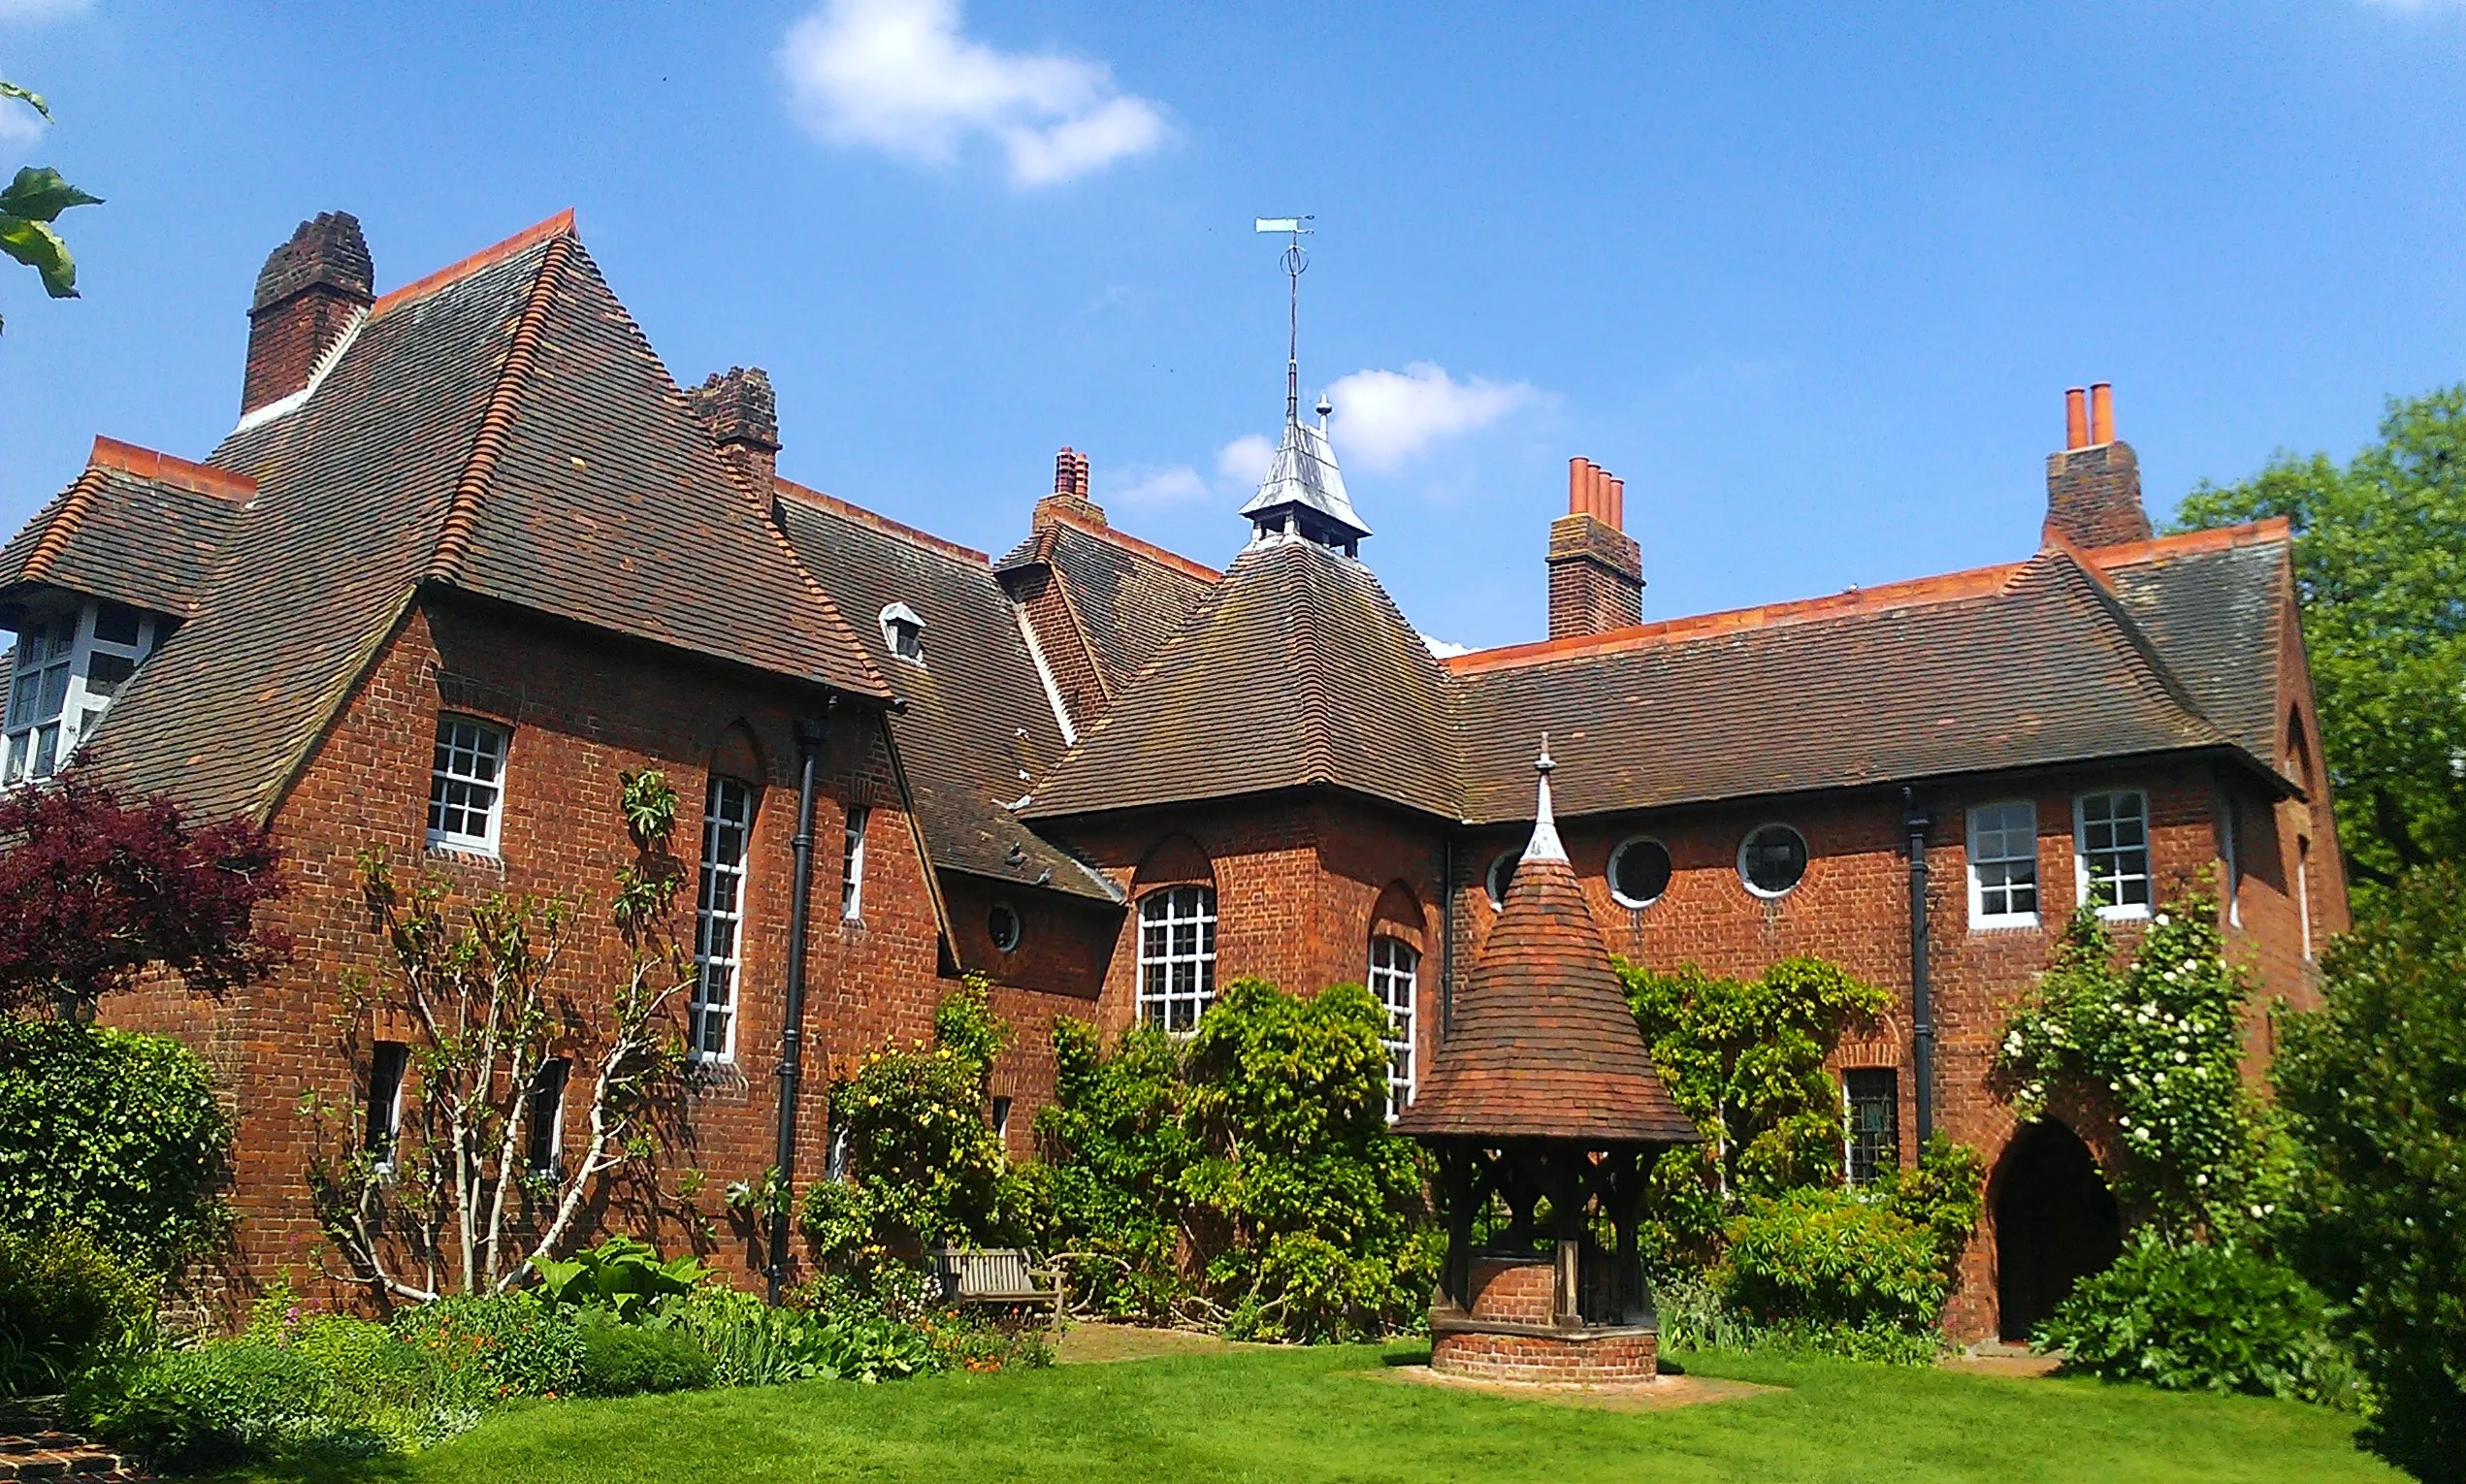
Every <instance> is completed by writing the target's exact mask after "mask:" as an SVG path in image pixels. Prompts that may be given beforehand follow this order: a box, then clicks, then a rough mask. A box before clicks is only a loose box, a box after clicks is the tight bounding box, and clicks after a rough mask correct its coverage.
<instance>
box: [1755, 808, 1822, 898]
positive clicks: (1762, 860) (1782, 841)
mask: <svg viewBox="0 0 2466 1484" xmlns="http://www.w3.org/2000/svg"><path fill="white" fill-rule="evenodd" d="M1805 875H1806V837H1805V836H1804V835H1801V834H1800V833H1799V832H1798V831H1797V830H1795V829H1792V828H1791V827H1790V826H1789V825H1787V824H1760V825H1758V826H1756V827H1755V828H1754V829H1752V830H1750V831H1748V833H1747V837H1746V839H1745V840H1743V841H1741V842H1739V845H1738V880H1740V881H1742V882H1745V883H1746V885H1747V889H1748V890H1749V891H1752V892H1754V893H1755V894H1756V895H1758V896H1781V895H1784V894H1785V893H1787V892H1788V891H1789V889H1790V888H1791V887H1795V886H1797V885H1798V884H1799V880H1800V878H1801V877H1803V876H1805Z"/></svg>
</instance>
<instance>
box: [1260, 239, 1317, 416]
mask: <svg viewBox="0 0 2466 1484" xmlns="http://www.w3.org/2000/svg"><path fill="white" fill-rule="evenodd" d="M1312 220H1313V218H1311V217H1308V216H1262V217H1260V218H1259V219H1258V227H1257V230H1258V231H1260V232H1282V233H1287V234H1289V235H1290V236H1291V237H1292V239H1293V241H1292V244H1291V245H1290V246H1288V247H1286V248H1285V249H1284V276H1285V278H1286V279H1287V280H1289V282H1290V283H1291V287H1292V292H1291V295H1290V297H1289V299H1288V300H1287V302H1286V305H1285V312H1284V421H1286V422H1288V423H1291V422H1299V421H1300V420H1301V415H1302V274H1305V273H1307V272H1309V271H1310V254H1309V253H1307V252H1304V251H1303V250H1302V239H1303V238H1304V237H1306V236H1308V235H1309V233H1310V230H1311V228H1310V223H1311V221H1312Z"/></svg>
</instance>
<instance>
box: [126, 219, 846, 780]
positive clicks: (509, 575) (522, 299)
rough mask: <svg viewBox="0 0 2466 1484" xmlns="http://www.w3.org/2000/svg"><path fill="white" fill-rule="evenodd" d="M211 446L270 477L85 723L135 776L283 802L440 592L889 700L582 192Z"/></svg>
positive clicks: (380, 315) (414, 292) (377, 316)
mask: <svg viewBox="0 0 2466 1484" xmlns="http://www.w3.org/2000/svg"><path fill="white" fill-rule="evenodd" d="M209 462H210V463H211V464H212V465H213V466H214V467H216V468H220V469H224V470H229V471H231V472H232V473H234V474H239V475H244V476H246V477H247V478H249V479H251V480H253V481H254V482H255V484H256V486H257V489H258V495H257V499H256V500H255V501H254V502H253V503H251V504H250V505H249V506H248V507H247V508H246V509H245V510H244V511H243V514H242V516H241V518H240V519H239V520H238V521H237V523H236V524H235V526H234V528H233V529H232V531H231V532H230V533H229V535H228V537H227V538H226V539H225V540H224V541H223V542H222V543H221V546H220V550H219V555H218V557H217V559H216V561H215V563H214V569H213V572H212V575H211V580H210V582H209V584H208V586H207V589H206V591H205V595H204V597H202V599H200V600H199V601H198V602H197V603H196V604H195V605H194V615H195V616H194V617H193V618H192V619H191V621H190V623H189V624H188V625H187V626H186V627H185V628H184V629H182V631H181V632H180V633H179V634H178V637H177V638H176V640H175V641H174V642H173V643H172V644H170V645H169V646H167V647H166V648H165V649H164V650H163V651H162V652H161V653H160V654H158V655H156V656H155V657H154V658H153V659H152V660H150V661H148V662H147V663H146V664H145V665H144V666H142V667H141V668H140V670H139V671H138V674H137V676H136V678H135V679H134V680H132V681H131V682H130V684H129V687H128V690H127V692H126V694H123V695H122V696H121V697H120V699H119V700H118V701H117V702H116V703H115V704H114V706H113V708H112V710H111V712H110V714H109V715H108V716H107V717H106V718H105V721H104V723H103V726H102V727H101V729H100V730H99V732H98V733H97V734H96V737H95V739H94V741H93V743H92V744H91V748H90V752H89V757H90V759H91V762H90V765H91V766H92V767H93V769H94V770H95V771H96V772H97V773H98V774H100V775H101V776H103V777H105V778H107V779H109V780H112V781H114V782H116V783H119V784H121V785H122V786H124V787H127V788H130V789H132V790H138V791H149V792H150V791H154V790H167V791H170V792H173V793H175V794H176V795H178V796H179V797H181V798H182V799H184V800H185V801H187V802H188V803H190V804H191V806H192V807H195V808H197V809H199V810H201V811H203V812H206V813H208V814H214V815H219V814H232V813H243V812H262V811H264V810H266V809H268V808H270V807H271V806H272V805H273V803H274V802H275V801H276V798H277V797H278V795H279V792H280V790H282V789H283V788H284V787H285V786H286V784H287V781H288V779H289V777H290V775H291V773H292V771H293V770H294V769H295V768H296V767H297V765H298V763H299V762H300V760H301V759H302V758H305V757H306V755H307V752H308V749H309V748H310V747H311V746H312V745H313V744H314V741H315V738H316V736H317V734H318V732H319V731H320V730H321V729H322V728H323V726H325V725H326V722H327V720H328V719H329V718H330V717H331V716H332V715H333V714H334V712H335V710H336V709H337V708H338V707H339V706H340V705H341V703H342V702H343V700H344V699H345V698H346V696H347V695H348V694H349V692H350V688H351V687H352V686H353V685H354V684H356V682H357V678H358V676H359V674H360V672H361V671H362V669H363V668H364V667H365V666H366V665H367V663H368V662H369V661H370V660H371V659H372V658H373V655H374V653H375V650H376V648H377V646H378V645H379V644H381V643H382V642H383V641H384V639H385V638H386V636H387V635H388V634H390V633H391V632H392V631H393V629H394V628H395V626H396V624H397V623H398V622H399V621H400V620H401V618H402V616H403V614H404V613H405V611H406V608H407V606H408V604H409V603H410V602H411V601H412V598H413V595H414V594H415V593H416V592H417V591H419V590H420V589H421V588H422V587H423V586H424V585H427V586H434V587H437V588H446V589H453V590H458V591H461V592H466V593H470V594H474V595H477V596H480V597H488V598H492V599H496V600H499V601H503V602H507V603H513V604H518V605H520V606H522V607H525V608H529V609H532V610H534V611H536V612H540V613H544V614H548V615H551V616H554V617H556V618H560V619H565V620H569V621H572V622H576V623H581V624H587V625H590V626H593V627H595V628H598V629H605V630H609V631H613V632H616V633H620V634H625V635H628V636H631V637H633V638H637V639H643V640H647V641H650V642H653V643H656V644H661V645H665V646H668V647H671V648H674V649H677V650H680V651H684V652H687V653H691V654H694V655H698V656H700V657H703V658H707V659H712V660H719V661H728V662H731V663H736V664H741V665H746V666H750V667H753V668H756V669H760V670H764V671H768V672H770V673H773V674H776V675H780V676H783V677H789V678H793V679H795V680H798V681H805V682H813V683H820V684H824V685H828V686H832V687H835V688H837V689H839V690H842V691H844V692H847V693H850V694H859V695H867V696H887V694H888V693H887V691H885V690H884V688H883V686H882V683H881V680H880V679H879V677H878V676H876V675H875V674H874V673H873V669H872V666H871V665H870V663H869V662H868V661H866V659H865V656H864V651H863V649H862V647H861V645H860V643H859V641H858V640H857V638H856V636H855V634H853V633H852V632H850V631H849V629H848V628H847V626H846V624H844V623H843V622H842V621H841V620H840V619H839V616H838V614H837V613H836V611H835V610H834V609H833V608H832V607H831V605H830V602H829V599H828V598H827V597H824V596H823V594H822V593H821V591H820V590H819V589H817V588H816V587H814V585H813V584H812V582H811V580H810V579H809V578H807V577H806V576H805V574H804V572H803V571H802V570H801V569H800V568H799V567H798V566H797V565H796V564H795V559H794V558H793V556H792V555H791V554H790V552H789V550H788V546H787V543H786V541H785V540H784V539H783V538H782V537H781V536H780V534H779V533H778V532H777V531H776V530H775V529H774V528H772V527H771V525H770V524H769V522H768V520H767V519H766V511H765V510H764V509H763V505H762V503H761V501H760V500H759V498H758V497H757V496H756V495H755V494H754V493H753V491H752V490H751V489H750V488H749V487H748V486H747V485H746V484H745V483H744V482H743V481H742V480H741V479H739V478H738V477H737V476H736V475H735V474H734V473H733V472H732V471H731V470H730V468H728V466H727V465H726V464H725V463H723V462H722V461H721V459H720V457H719V455H718V454H717V453H716V452H715V451H714V450H713V449H712V448H711V446H710V444H709V441H708V438H707V436H705V435H704V434H703V433H702V431H701V429H700V426H699V425H698V423H697V422H696V421H695V420H694V418H693V415H692V413H691V411H690V410H689V408H688V406H687V403H686V401H685V398H684V396H683V394H682V393H681V392H680V391H678V389H677V387H676V385H675V383H674V382H673V381H672V380H671V379H670V378H669V377H668V375H667V373H666V371H665V370H664V369H663V368H662V367H661V366H660V364H659V361H658V359H657V358H656V357H655V356H653V355H652V353H651V351H650V349H649V347H648V346H647V345H646V344H645V343H644V342H643V339H642V337H641V333H640V331H639V330H638V329H637V328H636V327H635V326H634V324H633V319H632V318H631V317H630V316H629V315H627V313H626V312H625V309H624V307H623V306H621V305H619V304H618V303H617V301H616V299H615V297H614V296H613V295H612V294H610V293H609V292H608V289H607V285H606V283H605V282H604V281H603V280H602V279H601V278H600V273H599V270H598V268H597V266H596V265H595V264H593V263H592V261H591V259H590V256H589V254H588V253H586V252H585V251H584V250H583V249H582V246H581V243H580V242H578V241H576V240H575V239H574V237H573V233H572V221H571V216H570V213H568V214H566V215H562V216H559V217H555V218H552V219H551V220H549V221H547V222H543V223H541V224H540V225H539V226H537V227H535V228H533V229H532V230H530V231H529V232H526V233H523V234H521V235H520V236H518V237H516V238H514V239H512V240H510V241H508V242H504V243H501V244H499V245H498V246H497V247H494V248H491V249H489V250H488V251H486V252H483V253H481V254H478V255H477V256H475V257H473V258H472V259H470V260H469V261H467V262H466V263H464V264H459V265H456V266H455V267H454V268H452V269H448V270H445V271H444V272H442V273H439V274H432V275H430V276H429V277H428V278H425V279H422V280H420V281H419V282H418V283H415V284H412V285H409V286H408V287H406V288H405V289H400V290H397V291H395V292H393V293H391V294H388V295H386V296H385V297H384V298H382V299H380V300H378V301H377V302H376V304H375V305H374V306H373V307H372V308H371V310H370V311H369V313H368V315H367V317H366V319H365V320H364V321H363V322H362V323H360V324H359V326H358V327H357V328H356V330H355V331H354V332H353V333H352V334H351V336H350V337H349V339H348V340H347V343H345V344H343V346H342V348H341V350H340V353H339V354H337V355H335V356H334V357H333V359H332V360H331V363H330V365H328V366H327V367H326V368H324V370H323V371H322V373H321V375H320V377H319V379H318V380H317V381H316V382H315V383H314V384H313V387H312V389H311V391H310V393H309V394H308V396H307V397H306V398H305V399H304V400H303V401H302V402H301V403H299V404H298V405H297V406H296V407H294V408H292V409H290V410H287V411H284V412H282V413H281V414H280V415H277V416H274V417H270V418H264V417H261V418H254V419H250V420H248V421H247V422H245V423H244V424H243V430H242V431H238V432H235V433H234V434H233V435H232V436H230V437H228V438H226V439H225V440H224V442H223V444H222V446H221V447H219V448H217V449H216V450H215V451H214V454H213V457H212V458H211V460H210V461H209Z"/></svg>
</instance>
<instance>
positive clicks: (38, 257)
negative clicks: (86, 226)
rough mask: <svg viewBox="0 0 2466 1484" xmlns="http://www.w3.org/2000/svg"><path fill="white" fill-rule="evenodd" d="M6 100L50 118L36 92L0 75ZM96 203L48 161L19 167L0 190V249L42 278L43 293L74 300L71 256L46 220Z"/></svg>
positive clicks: (100, 201) (0, 99)
mask: <svg viewBox="0 0 2466 1484" xmlns="http://www.w3.org/2000/svg"><path fill="white" fill-rule="evenodd" d="M11 101H15V102H17V103H22V104H24V105H25V106H26V107H28V108H30V109H32V110H34V111H35V112H36V113H40V114H42V115H43V116H44V117H45V118H46V119H49V117H50V116H51V106H50V105H49V104H48V103H46V102H44V101H43V95H42V94H40V93H35V92H29V91H27V90H26V89H25V88H22V87H19V86H18V85H17V84H16V83H15V82H12V81H8V80H7V79H6V78H0V104H7V103H9V102H11ZM102 204H103V198H102V197H100V196H89V195H87V194H86V193H85V192H83V191H81V190H79V189H78V188H77V187H76V186H74V185H71V184H70V183H69V182H68V181H66V180H63V179H61V178H60V173H59V172H58V171H56V170H53V169H51V168H50V167H49V166H48V165H47V166H41V167H37V166H33V165H28V166H25V167H24V168H22V169H20V170H19V171H18V172H17V176H16V179H14V180H12V181H10V182H9V187H8V189H6V190H0V252H5V253H7V254H8V255H9V256H11V257H13V258H15V259H16V260H17V261H18V262H20V263H23V264H24V265H25V266H26V267H28V268H31V269H33V270H34V271H35V273H36V274H37V275H38V276H40V277H41V278H42V280H43V291H44V292H45V293H47V294H49V295H50V296H51V297H52V298H54V299H75V298H76V297H77V260H76V259H74V258H72V257H70V256H69V244H68V243H66V242H62V241H61V240H60V234H59V233H58V232H57V231H54V230H53V229H52V226H51V224H52V223H53V222H55V221H58V220H59V219H60V213H61V212H62V211H65V210H68V209H69V208H71V207H81V206H100V205H102Z"/></svg>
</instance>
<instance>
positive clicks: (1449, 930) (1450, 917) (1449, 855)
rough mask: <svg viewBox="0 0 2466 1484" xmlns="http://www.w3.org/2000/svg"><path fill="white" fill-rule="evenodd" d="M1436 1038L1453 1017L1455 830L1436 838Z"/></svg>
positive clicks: (1445, 1037)
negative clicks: (1437, 1023) (1437, 880)
mask: <svg viewBox="0 0 2466 1484" xmlns="http://www.w3.org/2000/svg"><path fill="white" fill-rule="evenodd" d="M1439 840H1440V844H1439V1039H1440V1040H1442V1041H1444V1040H1446V1039H1447V1029H1448V1027H1449V1026H1450V1025H1451V1024H1452V1023H1453V1022H1454V1020H1455V831H1454V830H1448V831H1447V832H1446V833H1444V834H1443V835H1441V836H1440V837H1439Z"/></svg>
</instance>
